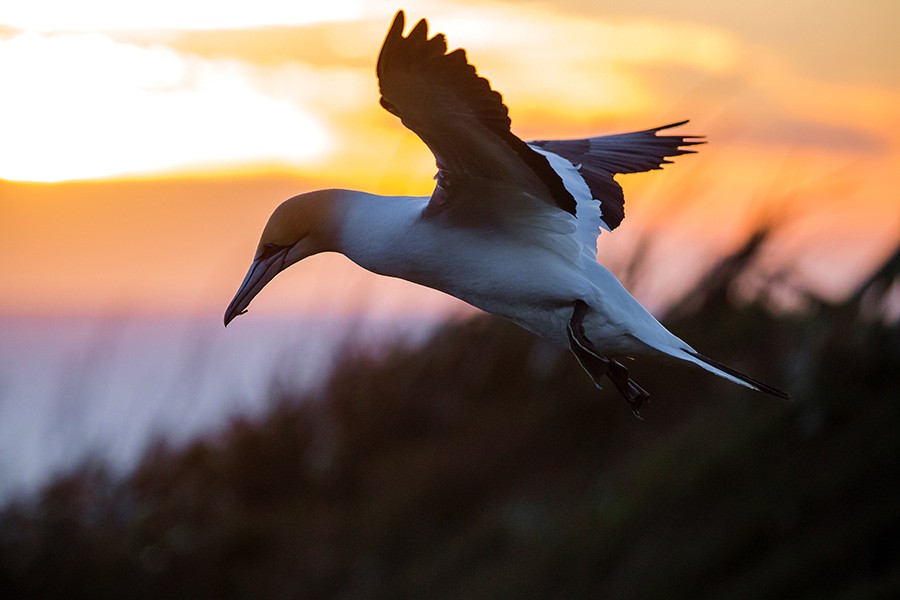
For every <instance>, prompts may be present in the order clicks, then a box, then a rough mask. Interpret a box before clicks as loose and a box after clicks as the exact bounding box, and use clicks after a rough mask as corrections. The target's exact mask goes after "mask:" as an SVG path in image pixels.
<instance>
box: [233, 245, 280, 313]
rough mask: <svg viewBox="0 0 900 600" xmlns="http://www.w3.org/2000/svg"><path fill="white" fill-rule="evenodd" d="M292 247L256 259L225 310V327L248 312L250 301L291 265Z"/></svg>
mask: <svg viewBox="0 0 900 600" xmlns="http://www.w3.org/2000/svg"><path fill="white" fill-rule="evenodd" d="M290 249H291V247H290V246H286V247H284V248H280V249H279V250H278V251H277V252H274V253H273V254H269V255H262V256H260V257H259V258H256V259H254V261H253V264H251V265H250V270H249V271H247V275H246V276H245V277H244V282H243V283H241V287H240V288H238V291H237V294H235V295H234V299H232V301H231V304H229V305H228V308H227V309H226V310H225V327H228V324H229V323H231V321H233V320H234V318H235V317H237V316H238V315H242V314H244V313H245V312H247V307H248V306H249V305H250V301H251V300H253V298H254V297H255V296H256V295H257V294H258V293H259V292H260V290H262V289H263V288H264V287H265V286H266V284H267V283H269V282H270V281H272V278H273V277H275V276H276V275H278V274H279V273H280V272H281V271H283V270H284V269H285V267H287V266H289V265H290V264H291V263H289V262H288V260H287V258H288V252H289V251H290Z"/></svg>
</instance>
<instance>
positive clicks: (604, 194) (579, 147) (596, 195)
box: [529, 121, 705, 231]
mask: <svg viewBox="0 0 900 600" xmlns="http://www.w3.org/2000/svg"><path fill="white" fill-rule="evenodd" d="M686 123H687V121H681V122H679V123H671V124H669V125H663V126H662V127H654V128H653V129H646V130H644V131H635V132H632V133H620V134H617V135H605V136H601V137H593V138H585V139H580V140H538V141H534V142H529V144H530V145H532V146H537V147H539V148H541V149H543V150H546V151H547V152H552V153H554V154H557V155H559V156H562V157H563V158H565V159H566V160H568V161H569V162H571V163H572V164H573V165H575V167H576V168H577V169H578V172H579V173H580V174H581V177H582V178H583V179H584V181H585V183H587V185H588V187H589V188H590V190H591V196H592V197H593V199H594V200H597V201H598V202H600V211H601V213H602V217H601V218H602V221H603V223H602V224H603V225H604V226H605V228H606V229H607V230H610V231H612V230H613V229H615V228H616V227H618V226H619V224H620V223H621V222H622V219H623V218H625V197H624V194H623V193H622V188H621V186H619V184H618V183H617V182H616V181H615V179H613V175H616V174H617V173H639V172H641V171H650V170H652V169H661V168H662V166H663V165H664V164H669V163H671V162H672V161H670V160H667V159H669V158H672V157H674V156H680V155H682V154H692V153H694V152H695V151H694V150H689V149H686V148H687V147H689V146H696V145H697V144H703V143H705V141H704V140H703V136H695V135H657V134H658V133H659V132H660V131H664V130H666V129H671V128H673V127H679V126H681V125H684V124H686Z"/></svg>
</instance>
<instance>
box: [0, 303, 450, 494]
mask: <svg viewBox="0 0 900 600" xmlns="http://www.w3.org/2000/svg"><path fill="white" fill-rule="evenodd" d="M435 324H436V323H435V322H434V321H430V320H425V319H421V320H402V321H401V320H399V319H373V318H360V319H359V320H352V319H340V318H337V317H334V318H326V319H305V320H299V319H291V318H276V317H265V316H262V315H258V314H257V315H254V316H253V317H252V318H247V317H245V318H243V319H239V320H237V321H235V322H234V323H233V324H232V325H231V326H230V327H229V328H228V329H227V330H226V329H225V328H223V327H222V323H221V321H220V319H219V318H214V317H117V318H103V319H87V318H75V317H49V318H9V317H6V318H0V501H2V500H4V499H6V498H9V497H10V496H12V495H15V494H17V493H20V492H26V493H27V492H29V491H34V490H36V489H37V488H38V487H39V486H40V485H41V484H42V483H44V482H46V481H47V480H49V479H50V478H51V477H52V476H53V475H54V474H57V473H59V472H61V471H65V470H67V469H69V468H71V467H73V466H76V465H77V464H79V463H81V462H83V461H84V460H86V459H88V458H98V459H101V460H103V461H104V462H105V463H106V464H108V465H109V466H111V467H112V468H113V469H117V470H121V469H124V468H127V467H129V466H131V465H133V464H134V463H135V462H136V461H137V460H138V459H139V458H140V457H141V455H142V453H143V452H144V450H145V449H146V448H147V446H148V444H150V443H151V442H153V441H155V440H157V439H159V438H161V437H162V438H164V439H165V440H167V441H169V442H171V443H174V444H178V443H180V442H185V441H187V440H189V439H191V438H193V437H194V436H197V435H202V434H203V433H206V432H211V431H214V430H216V429H217V428H219V427H221V426H222V425H224V424H225V423H226V422H227V421H228V420H229V419H230V418H232V417H234V416H239V415H243V416H251V417H252V416H253V415H255V414H258V413H260V412H261V411H262V410H264V409H265V408H266V407H267V406H268V398H269V397H270V394H269V392H271V391H272V390H273V386H275V385H283V386H290V387H291V388H292V389H309V388H314V387H315V386H316V385H317V384H318V383H320V382H321V381H322V379H323V376H324V375H326V374H328V373H329V372H330V366H331V364H332V361H333V360H334V358H335V356H336V353H337V352H338V351H339V350H341V349H342V348H345V347H346V345H347V344H352V346H353V347H363V348H368V349H377V348H378V347H384V346H385V345H387V344H388V343H390V342H394V341H403V342H406V343H417V342H420V341H421V340H423V339H424V338H425V337H426V336H427V334H428V333H429V332H430V331H432V330H433V328H434V326H435Z"/></svg>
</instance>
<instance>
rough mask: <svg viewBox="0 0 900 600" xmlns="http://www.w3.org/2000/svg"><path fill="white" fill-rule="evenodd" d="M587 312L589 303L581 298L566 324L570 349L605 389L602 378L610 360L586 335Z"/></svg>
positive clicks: (597, 384) (596, 382)
mask: <svg viewBox="0 0 900 600" xmlns="http://www.w3.org/2000/svg"><path fill="white" fill-rule="evenodd" d="M585 313H587V304H585V303H584V302H582V301H581V300H576V301H575V310H574V311H573V312H572V318H571V319H570V320H569V324H568V325H566V333H567V334H568V336H569V350H571V351H572V354H574V355H575V358H577V359H578V364H580V365H581V368H582V369H584V370H585V371H586V372H587V374H588V375H590V376H591V380H592V381H593V382H594V385H596V386H597V387H598V388H599V389H601V390H602V389H603V386H602V385H600V379H601V378H602V377H603V376H604V375H606V371H607V370H608V369H609V364H610V360H609V359H608V358H606V357H605V356H600V355H598V354H597V353H596V351H594V347H593V345H592V344H591V342H590V340H588V339H587V336H585V335H584V315H585Z"/></svg>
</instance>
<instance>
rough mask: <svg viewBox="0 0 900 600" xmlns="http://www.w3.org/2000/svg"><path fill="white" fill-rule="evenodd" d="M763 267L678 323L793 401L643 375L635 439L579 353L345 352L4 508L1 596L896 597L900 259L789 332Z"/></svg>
mask: <svg viewBox="0 0 900 600" xmlns="http://www.w3.org/2000/svg"><path fill="white" fill-rule="evenodd" d="M748 244H757V242H756V241H754V240H751V241H750V242H748ZM757 247H758V244H757ZM748 248H749V249H748ZM748 248H745V249H742V250H741V251H739V252H738V253H736V254H735V256H732V257H730V259H728V260H726V261H725V262H723V263H722V265H720V266H719V267H717V269H716V271H715V272H714V273H711V274H710V276H709V277H707V278H706V279H705V280H704V282H703V284H702V286H701V287H698V289H697V290H696V291H695V292H694V293H692V294H691V295H690V297H689V298H688V299H687V300H686V301H685V303H683V304H682V305H681V306H680V307H676V308H675V309H673V311H672V313H671V314H672V318H671V319H670V320H669V325H670V326H671V327H672V329H673V330H674V331H675V332H676V333H678V334H679V335H682V336H683V337H685V339H688V340H690V341H691V342H692V343H694V344H695V345H696V346H697V347H698V348H699V349H701V350H702V351H703V352H705V353H709V354H710V355H711V356H714V357H716V358H717V359H719V360H722V361H723V362H726V363H728V364H731V365H732V366H734V367H736V368H738V369H741V370H744V371H746V372H748V373H750V374H752V375H753V376H754V377H758V378H760V379H762V380H763V381H767V382H770V383H772V384H774V385H777V386H779V387H782V388H785V389H788V390H789V391H791V392H792V393H793V394H794V396H795V398H796V401H795V402H793V403H782V402H780V401H778V400H774V399H772V398H770V397H767V396H764V395H762V394H756V393H754V392H751V391H747V390H744V389H742V388H739V387H737V386H734V385H732V384H729V383H728V382H725V381H721V380H719V379H718V378H715V377H712V376H710V375H708V374H706V373H704V372H702V371H700V370H699V369H694V368H690V367H682V366H678V365H659V364H654V363H652V362H648V361H643V362H638V363H636V364H634V365H633V366H632V367H631V368H632V373H633V376H634V378H635V379H636V380H637V381H639V382H640V383H641V385H642V386H644V387H645V388H647V389H648V390H649V391H650V392H651V393H652V394H653V400H652V404H650V405H649V406H648V407H647V409H646V410H645V411H644V415H645V417H646V420H645V421H637V420H636V419H634V418H633V417H632V416H631V412H630V410H629V409H628V407H627V406H626V404H625V403H624V401H622V400H621V398H620V397H619V396H618V395H617V394H616V393H615V392H614V391H611V390H607V391H604V392H597V390H595V389H594V388H593V386H592V385H591V384H590V381H589V379H588V378H587V376H586V375H584V374H583V373H582V372H581V371H580V368H579V367H578V365H577V364H576V362H575V360H574V359H573V358H572V357H571V356H569V355H568V354H567V353H564V352H561V351H559V350H557V349H556V348H554V347H550V346H548V345H547V344H545V343H544V342H542V341H540V340H537V339H535V338H534V337H533V336H531V335H529V334H527V333H525V332H524V331H522V330H520V329H518V328H517V327H515V326H513V325H510V324H508V323H505V322H502V321H499V320H496V319H492V318H488V317H483V318H477V319H473V320H471V321H467V322H465V323H461V324H454V325H448V326H446V327H444V328H442V329H440V330H439V331H438V332H437V333H436V334H435V335H434V336H433V338H432V339H431V340H430V341H429V342H428V343H427V344H425V345H424V346H422V347H403V346H399V347H396V348H393V349H392V350H390V351H389V352H387V353H385V354H383V355H378V356H372V355H369V354H365V353H348V354H347V356H346V357H345V358H344V360H343V362H342V363H341V364H339V365H338V366H337V367H336V368H335V369H334V372H333V374H332V375H331V378H330V380H329V382H328V384H327V385H325V386H324V388H323V391H322V392H320V393H317V394H315V395H310V396H302V395H301V396H297V395H295V394H292V393H291V392H290V391H289V390H279V389H275V390H273V408H272V410H271V411H270V412H269V414H267V415H266V416H265V417H264V418H261V419H258V420H253V421H248V420H236V421H235V422H233V423H232V424H231V426H230V427H228V428H227V429H226V430H224V431H222V432H220V433H219V434H218V435H217V436H216V437H215V438H212V439H201V440H197V441H195V442H194V443H192V444H191V445H189V446H188V447H186V448H168V447H166V446H165V445H163V444H160V445H158V446H157V447H155V448H154V449H153V450H151V451H150V452H148V454H147V456H146V457H145V459H144V460H143V462H142V464H141V465H140V466H139V467H138V468H137V469H136V470H135V471H134V472H133V473H131V474H129V475H128V476H126V477H124V478H122V479H117V478H113V477H110V476H108V475H107V474H106V473H105V472H104V470H103V469H102V468H100V467H96V466H95V467H85V468H84V469H82V470H80V471H78V472H76V473H73V474H71V475H70V476H67V477H65V478H62V479H59V480H58V481H55V482H54V483H52V484H51V485H49V486H48V487H47V488H46V489H45V490H44V491H43V492H42V493H41V494H40V495H39V496H38V497H36V498H34V499H32V500H30V501H23V502H20V503H17V504H15V505H10V506H7V507H6V508H5V509H4V510H3V512H2V514H0V594H2V596H3V597H4V598H25V597H66V598H78V597H86V598H87V597H89V598H104V597H110V598H123V597H124V598H128V597H148V598H200V597H216V598H229V597H254V598H259V597H265V598H319V597H336V598H402V597H413V598H419V597H428V598H435V597H449V598H523V597H527V598H539V597H552V598H618V597H639V598H661V597H664V598H779V597H780V598H823V597H834V598H891V597H897V596H898V595H900V563H898V558H900V494H898V491H900V488H898V483H900V481H898V479H900V436H898V435H897V432H898V431H900V402H898V399H900V326H898V324H897V323H893V324H891V323H885V322H883V321H882V320H878V319H873V318H861V317H860V311H861V307H862V305H863V304H864V303H867V304H868V305H873V306H877V304H878V298H877V297H876V298H874V299H873V298H872V295H873V294H875V295H876V296H877V295H879V294H880V295H882V296H883V295H885V294H886V293H887V291H886V290H888V289H889V288H890V286H891V285H896V282H897V281H898V275H900V273H898V272H897V266H896V265H897V263H898V262H900V261H898V260H897V258H896V256H895V257H894V258H893V259H892V261H893V262H891V261H888V262H887V263H886V267H885V268H884V269H881V270H879V271H878V272H877V273H876V275H877V276H876V277H873V278H872V279H871V280H870V281H867V283H866V287H867V289H868V291H866V290H861V291H860V293H859V294H856V295H854V296H853V297H851V298H850V300H848V301H847V302H846V303H844V304H841V305H832V304H828V303H826V302H823V301H819V300H815V301H812V302H811V303H810V307H809V310H808V311H807V312H806V313H803V314H779V315H773V314H772V313H770V312H769V311H768V310H766V309H765V308H764V307H763V306H762V305H760V304H758V303H756V304H747V305H743V306H737V307H736V306H733V305H732V304H731V303H730V302H729V300H728V298H729V289H730V286H733V284H734V281H735V279H736V278H738V277H740V275H741V273H742V272H743V271H744V269H745V268H746V267H745V265H746V264H747V261H746V258H747V256H752V254H753V252H755V250H754V248H750V247H749V246H748ZM742 251H747V252H748V253H749V254H748V255H747V256H744V257H743V258H742V256H743V255H741V252H742ZM898 256H900V253H898ZM742 261H743V263H742ZM890 265H894V267H893V268H888V267H890ZM729 270H730V271H729ZM726 271H728V272H726ZM873 290H874V291H873ZM864 298H867V299H866V300H864ZM701 308H702V310H699V309H701ZM698 310H699V312H698ZM869 312H871V311H869Z"/></svg>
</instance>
